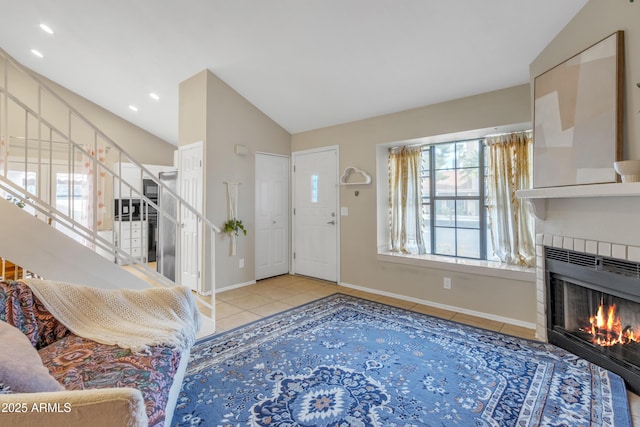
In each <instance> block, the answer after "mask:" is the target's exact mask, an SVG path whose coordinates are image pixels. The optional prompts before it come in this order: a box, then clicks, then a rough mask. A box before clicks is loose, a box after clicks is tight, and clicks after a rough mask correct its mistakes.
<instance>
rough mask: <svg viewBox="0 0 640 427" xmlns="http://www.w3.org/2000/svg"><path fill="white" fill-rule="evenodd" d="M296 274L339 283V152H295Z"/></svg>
mask: <svg viewBox="0 0 640 427" xmlns="http://www.w3.org/2000/svg"><path fill="white" fill-rule="evenodd" d="M293 174H294V181H293V182H294V194H293V198H294V206H293V207H294V212H293V213H294V214H293V221H294V228H293V232H294V249H293V251H294V257H293V264H294V268H293V270H294V272H295V273H296V274H303V275H305V276H311V277H316V278H319V279H323V280H328V281H331V282H337V281H338V268H339V262H338V260H339V249H338V229H339V225H338V219H339V216H338V149H337V147H327V148H322V149H315V150H306V151H298V152H295V153H293Z"/></svg>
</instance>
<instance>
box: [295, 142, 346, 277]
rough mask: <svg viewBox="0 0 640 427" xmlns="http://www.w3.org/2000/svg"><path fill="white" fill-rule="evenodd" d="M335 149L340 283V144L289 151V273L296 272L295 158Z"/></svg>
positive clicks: (337, 257) (338, 273)
mask: <svg viewBox="0 0 640 427" xmlns="http://www.w3.org/2000/svg"><path fill="white" fill-rule="evenodd" d="M331 150H335V152H336V185H337V188H336V210H335V212H336V233H337V234H336V270H337V271H336V283H338V284H339V283H340V234H341V233H340V225H341V224H340V223H341V222H342V220H341V217H340V146H339V145H328V146H326V147H318V148H311V149H308V150H300V151H293V152H292V153H291V177H292V179H291V223H290V226H291V251H290V252H291V274H295V273H296V263H295V258H294V257H293V254H294V253H295V251H296V248H295V228H296V227H295V215H294V214H293V209H294V208H295V206H296V196H295V194H296V179H295V173H294V170H293V168H294V166H295V163H296V162H295V159H296V156H298V155H304V154H313V153H320V152H323V151H331Z"/></svg>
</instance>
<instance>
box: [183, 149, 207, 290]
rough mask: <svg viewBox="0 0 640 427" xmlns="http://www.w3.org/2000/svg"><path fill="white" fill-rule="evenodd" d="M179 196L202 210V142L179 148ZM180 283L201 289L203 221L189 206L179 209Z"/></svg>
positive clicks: (200, 211)
mask: <svg viewBox="0 0 640 427" xmlns="http://www.w3.org/2000/svg"><path fill="white" fill-rule="evenodd" d="M178 153H179V168H178V174H179V176H180V179H179V181H180V187H179V188H180V197H182V198H183V199H184V200H185V201H186V202H187V203H189V204H190V205H191V206H192V207H194V208H195V209H196V210H197V211H198V212H199V213H202V200H203V197H202V193H203V185H202V181H203V174H202V173H203V170H202V161H203V148H202V143H201V142H199V143H195V144H189V145H186V146H182V147H180V148H179V152H178ZM180 221H181V228H180V247H179V250H180V255H179V257H180V258H179V259H180V275H179V277H180V284H181V285H183V286H187V287H189V288H191V289H192V290H194V291H197V292H201V290H202V288H201V274H200V273H201V271H202V241H203V239H202V224H201V222H200V220H199V219H198V217H197V216H196V215H195V214H194V213H193V212H192V211H190V210H189V209H186V208H184V207H183V208H182V209H180Z"/></svg>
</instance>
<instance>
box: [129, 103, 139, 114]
mask: <svg viewBox="0 0 640 427" xmlns="http://www.w3.org/2000/svg"><path fill="white" fill-rule="evenodd" d="M129 110H131V111H135V112H136V113H137V112H138V107H136V106H135V105H129Z"/></svg>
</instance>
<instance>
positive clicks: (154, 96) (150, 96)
mask: <svg viewBox="0 0 640 427" xmlns="http://www.w3.org/2000/svg"><path fill="white" fill-rule="evenodd" d="M149 98H151V99H155V100H156V101H159V100H160V97H159V96H158V94H157V93H155V92H151V93H150V94H149Z"/></svg>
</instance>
